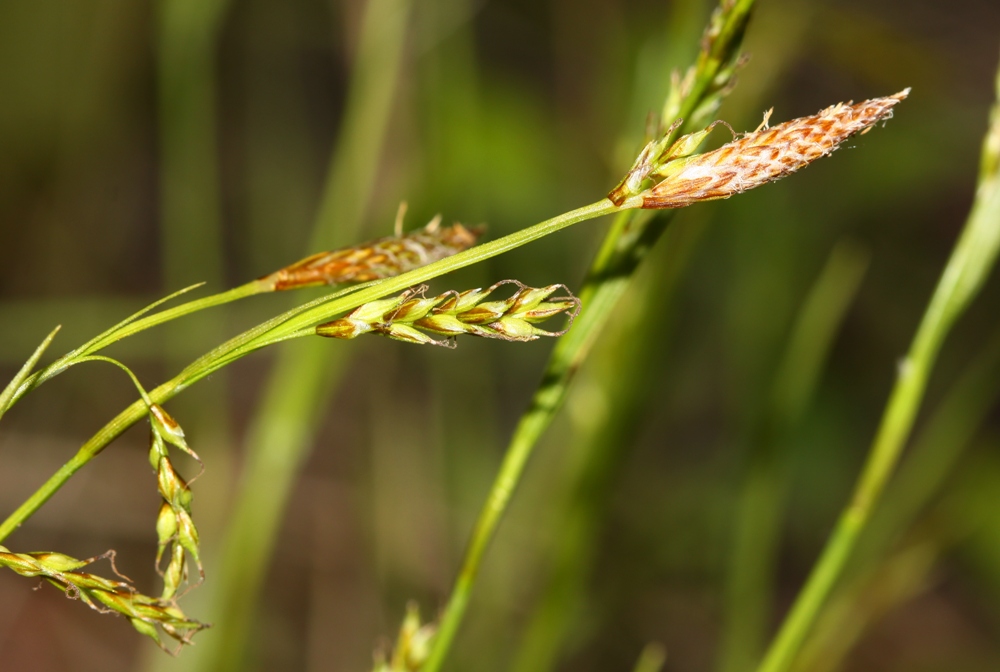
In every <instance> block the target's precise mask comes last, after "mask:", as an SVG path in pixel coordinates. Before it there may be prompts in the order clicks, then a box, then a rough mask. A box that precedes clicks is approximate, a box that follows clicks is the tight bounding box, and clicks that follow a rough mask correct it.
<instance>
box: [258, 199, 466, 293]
mask: <svg viewBox="0 0 1000 672" xmlns="http://www.w3.org/2000/svg"><path fill="white" fill-rule="evenodd" d="M479 235H480V231H479V230H476V229H468V228H466V227H464V226H462V225H461V224H454V225H452V226H444V227H442V226H441V217H440V216H438V217H435V218H434V219H433V220H431V222H430V223H429V224H428V225H427V226H425V227H423V228H422V229H417V230H416V231H411V232H410V233H407V234H406V235H402V236H389V237H387V238H380V239H378V240H373V241H369V242H367V243H362V244H360V245H355V246H353V247H345V248H343V249H340V250H334V251H332V252H320V253H319V254H314V255H312V256H311V257H306V258H305V259H303V260H301V261H298V262H296V263H294V264H292V265H291V266H286V267H285V268H283V269H281V270H280V271H276V272H275V273H272V274H271V275H268V276H266V277H264V278H261V281H262V282H271V283H273V284H272V289H274V290H275V291H281V290H285V289H297V288H299V287H310V286H313V285H335V284H339V283H343V282H367V281H369V280H378V279H381V278H388V277H392V276H394V275H399V274H400V273H405V272H406V271H410V270H413V269H414V268H417V267H419V266H423V265H425V264H429V263H431V262H434V261H438V260H439V259H444V258H445V257H450V256H451V255H453V254H455V253H456V252H461V251H462V250H464V249H466V248H469V247H472V246H473V245H474V244H475V243H476V239H477V238H479Z"/></svg>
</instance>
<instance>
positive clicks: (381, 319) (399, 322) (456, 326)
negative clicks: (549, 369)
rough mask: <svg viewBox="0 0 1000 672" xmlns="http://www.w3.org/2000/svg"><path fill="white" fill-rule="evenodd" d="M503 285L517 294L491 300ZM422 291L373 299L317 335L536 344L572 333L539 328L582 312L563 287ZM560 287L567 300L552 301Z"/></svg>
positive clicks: (323, 327) (422, 341) (427, 342)
mask: <svg viewBox="0 0 1000 672" xmlns="http://www.w3.org/2000/svg"><path fill="white" fill-rule="evenodd" d="M503 285H515V286H516V287H517V291H516V292H514V294H513V296H511V297H509V298H507V299H503V300H500V301H487V300H486V299H487V298H489V296H490V294H492V293H493V292H494V291H496V290H497V289H498V288H499V287H501V286H503ZM424 289H425V288H424V287H420V288H417V289H416V290H410V291H407V292H404V293H403V294H402V295H400V296H398V297H396V298H393V299H382V300H379V301H372V302H371V303H366V304H365V305H363V306H359V307H358V308H355V309H354V310H353V311H351V312H350V313H348V314H347V315H346V316H345V317H342V318H340V319H337V320H333V321H332V322H327V323H326V324H321V325H319V326H318V327H316V333H317V334H318V335H320V336H327V337H329V338H345V339H347V338H356V337H358V336H360V335H361V334H367V333H377V334H382V335H383V336H388V337H389V338H392V339H395V340H398V341H407V342H409V343H419V344H421V345H444V346H451V345H453V343H452V342H451V341H450V340H438V339H435V338H431V337H430V336H428V335H427V334H425V333H423V332H431V333H433V334H440V335H442V336H448V337H453V336H459V335H461V334H468V335H470V336H480V337H482V338H497V339H500V340H504V341H534V340H536V339H538V338H539V337H541V336H561V335H562V334H564V333H566V330H567V329H569V325H568V324H567V325H566V328H565V329H562V330H560V331H546V330H544V329H541V328H539V327H536V326H535V323H536V322H542V321H544V320H547V319H549V318H550V317H555V316H556V315H558V314H560V313H563V314H565V315H567V316H568V317H569V320H570V322H571V323H572V321H573V318H575V317H576V315H577V313H578V312H579V311H580V299H578V298H576V297H575V296H573V295H572V294H570V292H569V290H568V289H567V288H566V286H565V285H548V286H547V287H540V288H537V289H536V288H533V287H526V286H525V285H522V284H521V283H520V282H518V281H516V280H501V281H500V282H498V283H496V284H494V285H492V286H490V287H488V288H486V289H469V290H466V291H464V292H461V293H459V292H454V291H452V292H445V293H444V294H441V295H439V296H435V297H431V298H424V297H423V291H424ZM560 289H562V290H564V291H565V292H566V294H567V296H557V297H554V298H553V297H552V295H553V294H555V293H556V292H557V291H559V290H560Z"/></svg>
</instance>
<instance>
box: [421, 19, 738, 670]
mask: <svg viewBox="0 0 1000 672" xmlns="http://www.w3.org/2000/svg"><path fill="white" fill-rule="evenodd" d="M753 6H754V0H737V1H736V2H733V3H722V4H721V5H720V8H724V9H720V11H721V12H722V13H721V14H717V15H715V16H713V19H712V22H711V24H710V31H709V32H708V33H706V35H705V38H706V39H705V40H704V41H703V45H704V46H705V47H706V48H703V50H702V51H701V52H700V53H699V56H698V60H697V63H696V64H695V69H694V78H693V80H692V81H691V88H690V89H689V90H688V91H687V92H685V93H684V95H681V93H680V91H677V92H675V93H676V94H677V95H676V96H675V95H671V96H669V97H668V99H667V102H666V104H665V105H664V108H663V121H665V122H669V121H671V120H673V119H675V118H679V117H683V118H685V120H686V123H685V124H684V125H683V126H682V127H680V128H677V129H675V131H674V137H675V138H676V137H679V136H680V134H681V133H684V132H687V131H689V130H693V128H697V127H699V126H700V125H702V124H704V122H705V120H706V118H707V117H710V116H711V115H712V114H714V112H715V110H716V109H718V106H719V104H721V99H722V97H723V96H724V94H725V92H726V86H725V82H722V83H720V81H719V79H720V75H721V74H722V73H723V72H724V71H725V70H727V69H732V68H735V67H736V63H737V59H738V54H739V49H740V44H741V42H742V37H743V32H744V31H745V29H746V25H747V22H748V21H749V16H750V13H751V10H752V9H753ZM730 72H731V70H730ZM722 79H725V80H727V81H728V77H723V78H722ZM637 201H638V198H637V197H633V198H632V199H629V200H628V201H626V202H625V203H623V204H622V210H628V209H630V208H633V207H638V205H639V203H638V202H637ZM596 205H600V204H599V203H598V204H595V206H596ZM589 207H594V206H589ZM672 218H673V211H667V212H662V213H656V214H654V213H650V212H645V211H644V212H640V213H635V212H621V213H619V215H618V217H617V218H616V219H615V221H614V223H613V224H612V226H611V229H610V230H609V231H608V233H607V234H606V235H605V237H604V241H603V243H602V244H601V248H600V250H599V251H598V253H597V255H596V257H595V258H594V261H593V262H592V264H591V267H590V270H589V271H588V273H587V279H586V280H585V282H584V286H583V288H582V290H581V291H580V299H581V302H582V308H581V311H580V316H579V317H578V318H577V319H576V321H575V322H574V325H573V329H572V330H571V331H570V332H569V333H568V334H567V335H566V336H563V337H562V338H561V339H559V342H558V343H557V344H556V346H555V348H554V349H553V352H552V355H551V357H550V359H549V363H548V365H547V367H546V369H545V373H544V375H543V378H542V382H541V384H540V385H539V388H538V389H537V390H536V392H535V394H534V396H533V397H532V400H531V404H530V406H529V408H528V410H527V411H525V413H524V415H523V416H522V417H521V420H520V422H519V423H518V426H517V428H516V429H515V432H514V436H513V437H512V438H511V442H510V444H509V446H508V448H507V453H506V455H505V457H504V460H503V463H502V465H501V467H500V472H499V474H498V475H497V477H496V480H495V481H494V483H493V486H492V488H491V490H490V494H489V495H488V496H487V501H486V503H485V504H484V505H483V508H482V510H481V511H480V514H479V518H478V520H477V522H476V527H475V529H474V531H473V534H472V539H471V541H470V542H469V546H468V548H467V550H466V554H465V558H464V559H463V562H462V568H461V570H460V573H459V576H458V578H457V579H456V582H455V585H454V587H453V589H452V593H451V597H450V598H449V600H448V604H447V605H446V607H445V611H444V614H443V616H442V618H441V626H440V629H439V631H438V634H437V635H436V636H435V638H434V643H433V645H432V649H431V653H430V656H429V657H428V659H427V662H426V663H425V664H424V666H423V667H422V668H421V671H422V672H437V671H438V670H439V669H440V668H441V666H442V665H443V664H444V660H445V658H446V657H447V655H448V651H449V649H450V648H451V644H452V641H453V640H454V638H455V634H456V632H457V630H458V627H459V625H460V624H461V621H462V618H463V616H464V614H465V610H466V608H467V606H468V603H469V598H470V596H471V593H472V588H473V585H474V583H475V580H476V576H477V575H478V572H479V565H480V563H481V560H482V555H483V553H484V551H485V549H486V547H487V545H488V544H489V542H490V540H491V539H492V537H493V535H494V533H495V531H496V528H497V526H498V524H499V522H500V519H501V518H502V515H503V512H504V511H505V510H506V507H507V504H508V502H509V501H510V498H511V496H512V494H513V490H514V488H515V486H516V485H517V482H518V481H519V480H520V477H521V474H522V472H523V470H524V466H525V464H526V463H527V461H528V458H529V457H530V456H531V453H532V451H533V449H534V446H535V444H536V443H537V442H538V439H539V438H540V437H541V435H542V434H543V433H544V432H545V430H546V429H547V428H548V426H549V424H551V422H552V419H553V418H554V417H555V414H556V412H557V411H558V410H559V408H560V407H561V405H562V403H563V401H564V400H565V398H566V394H567V391H568V390H569V386H570V383H571V382H572V380H573V378H574V377H575V373H576V371H577V369H578V368H579V366H580V364H581V363H582V362H583V361H584V360H585V359H586V357H587V355H588V354H589V352H590V349H591V347H592V346H593V344H594V342H595V341H596V339H597V337H598V336H599V335H600V334H601V332H602V330H603V327H604V325H605V324H606V322H607V318H608V316H609V315H610V314H611V311H612V310H613V308H614V306H615V305H617V303H618V301H619V299H620V298H621V297H622V295H623V294H624V293H625V291H626V289H628V287H629V286H630V283H631V281H632V276H633V274H634V272H635V270H636V269H637V268H638V266H639V264H640V263H641V262H642V260H643V259H644V258H645V256H646V255H647V254H648V252H649V250H650V249H651V248H652V247H653V245H654V244H655V243H656V241H657V240H658V239H659V238H660V236H661V235H662V234H663V232H664V231H665V230H666V228H667V225H668V223H669V222H670V221H671V220H672ZM474 249H475V248H474Z"/></svg>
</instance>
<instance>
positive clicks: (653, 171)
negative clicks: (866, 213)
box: [609, 89, 910, 208]
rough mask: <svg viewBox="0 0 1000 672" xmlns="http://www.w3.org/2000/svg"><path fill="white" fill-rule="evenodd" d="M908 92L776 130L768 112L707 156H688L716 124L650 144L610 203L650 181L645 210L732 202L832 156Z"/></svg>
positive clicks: (830, 109) (826, 112) (887, 113)
mask: <svg viewBox="0 0 1000 672" xmlns="http://www.w3.org/2000/svg"><path fill="white" fill-rule="evenodd" d="M909 92H910V90H909V89H905V90H903V91H901V92H899V93H897V94H895V95H893V96H887V97H885V98H873V99H871V100H866V101H864V102H861V103H858V104H856V105H855V104H852V103H838V104H837V105H833V106H832V107H828V108H826V109H825V110H822V111H821V112H819V113H817V114H814V115H812V116H809V117H802V118H800V119H794V120H792V121H787V122H785V123H783V124H779V125H777V126H773V127H769V126H768V124H767V121H768V117H769V116H770V111H769V112H768V113H767V114H766V115H765V116H764V122H763V123H762V124H761V125H760V127H758V128H757V130H755V131H754V132H752V133H748V134H746V135H744V136H742V137H739V138H736V139H735V140H733V142H730V143H729V144H726V145H723V146H722V147H720V148H718V149H716V150H714V151H711V152H705V153H704V154H695V155H693V156H684V154H685V153H686V152H689V151H693V148H694V147H697V144H698V143H700V142H701V140H702V139H703V138H704V136H705V134H706V133H707V132H708V131H711V130H712V128H714V127H715V125H716V124H712V125H711V126H709V127H708V128H707V129H705V130H704V131H699V132H698V133H692V134H689V135H687V136H683V137H681V138H680V139H678V140H677V141H676V142H675V143H673V144H672V145H671V146H670V147H669V148H668V147H664V146H663V144H662V141H661V142H660V144H656V143H650V145H647V147H646V149H645V150H643V154H641V155H640V157H639V160H637V162H636V165H634V166H633V168H632V170H631V171H629V175H627V176H626V178H625V179H624V180H622V183H621V184H620V185H619V186H618V187H616V189H615V190H614V191H612V192H611V194H609V198H611V199H612V200H613V201H615V202H616V203H619V204H620V203H622V202H623V201H624V200H625V199H626V198H628V197H629V196H632V195H634V194H636V193H638V191H639V190H638V188H637V187H638V184H639V183H640V182H642V181H644V180H646V179H647V178H649V179H652V180H656V181H657V183H656V184H655V186H653V187H651V188H649V189H646V190H645V191H643V192H641V194H640V195H641V196H642V207H643V208H682V207H685V206H688V205H691V204H692V203H697V202H699V201H710V200H715V199H719V198H729V197H730V196H732V195H733V194H739V193H741V192H744V191H746V190H747V189H753V188H754V187H758V186H760V185H762V184H766V183H767V182H773V181H774V180H778V179H780V178H782V177H784V176H786V175H789V174H791V173H794V172H795V171H797V170H799V169H800V168H803V167H805V166H807V165H809V164H810V163H812V162H813V161H815V160H816V159H819V158H821V157H823V156H826V155H828V154H830V153H831V152H833V150H835V149H837V147H838V146H840V144H841V143H843V142H844V141H845V140H847V139H848V138H850V137H851V136H853V135H855V134H857V133H865V132H867V131H868V130H869V129H870V128H871V127H872V126H873V125H875V124H876V123H877V122H879V121H882V120H884V119H888V118H890V117H891V116H892V108H893V107H894V106H895V105H896V104H897V103H899V102H900V101H901V100H903V99H904V98H906V96H907V95H908V94H909ZM716 123H720V122H716Z"/></svg>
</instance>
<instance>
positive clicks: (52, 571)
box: [0, 546, 206, 648]
mask: <svg viewBox="0 0 1000 672" xmlns="http://www.w3.org/2000/svg"><path fill="white" fill-rule="evenodd" d="M104 558H108V559H110V560H111V568H112V570H114V572H115V573H116V574H117V573H118V571H117V570H116V569H115V568H114V552H113V551H108V552H107V553H105V554H103V555H100V556H97V557H96V558H89V559H87V560H77V559H76V558H72V557H70V556H68V555H64V554H62V553H12V552H11V551H9V550H8V549H6V548H5V547H3V546H0V567H7V568H8V569H11V570H13V571H14V572H16V573H18V574H20V575H21V576H27V577H41V578H43V579H46V580H47V581H48V582H49V583H51V584H52V585H54V586H56V587H57V588H59V589H60V590H62V591H63V592H65V593H66V595H67V596H68V597H70V598H73V599H78V600H80V601H81V602H83V603H84V604H86V605H87V606H88V607H90V608H91V609H94V610H95V611H99V612H101V613H116V614H120V615H122V616H125V617H126V618H128V619H129V622H130V623H131V624H132V626H133V627H134V628H135V629H136V630H138V631H139V632H141V633H142V634H144V635H147V636H149V637H151V638H152V639H153V640H154V641H155V642H156V643H157V644H159V645H160V646H161V647H164V648H165V646H164V643H163V640H162V639H161V638H160V633H159V631H160V630H161V629H162V630H163V632H165V633H166V634H168V635H169V636H170V637H172V638H173V639H175V640H176V641H178V642H179V643H180V644H190V643H191V637H192V635H194V634H195V633H196V632H198V631H199V630H202V629H203V628H205V627H206V626H205V624H203V623H199V622H197V621H192V620H190V619H188V618H187V617H186V616H185V615H184V613H183V612H182V611H181V610H180V609H178V608H177V607H176V606H175V605H174V604H173V603H172V602H171V601H165V600H158V599H155V598H152V597H149V596H147V595H143V594H141V593H139V592H137V591H136V589H135V588H134V587H133V586H132V584H131V583H129V582H128V580H127V578H126V577H123V576H121V575H120V574H119V577H120V578H122V579H125V580H122V581H119V580H116V579H105V578H103V577H101V576H97V575H96V574H90V573H88V572H81V571H79V570H80V569H82V568H83V567H86V566H87V565H89V564H91V563H94V562H96V561H98V560H102V559H104Z"/></svg>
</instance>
